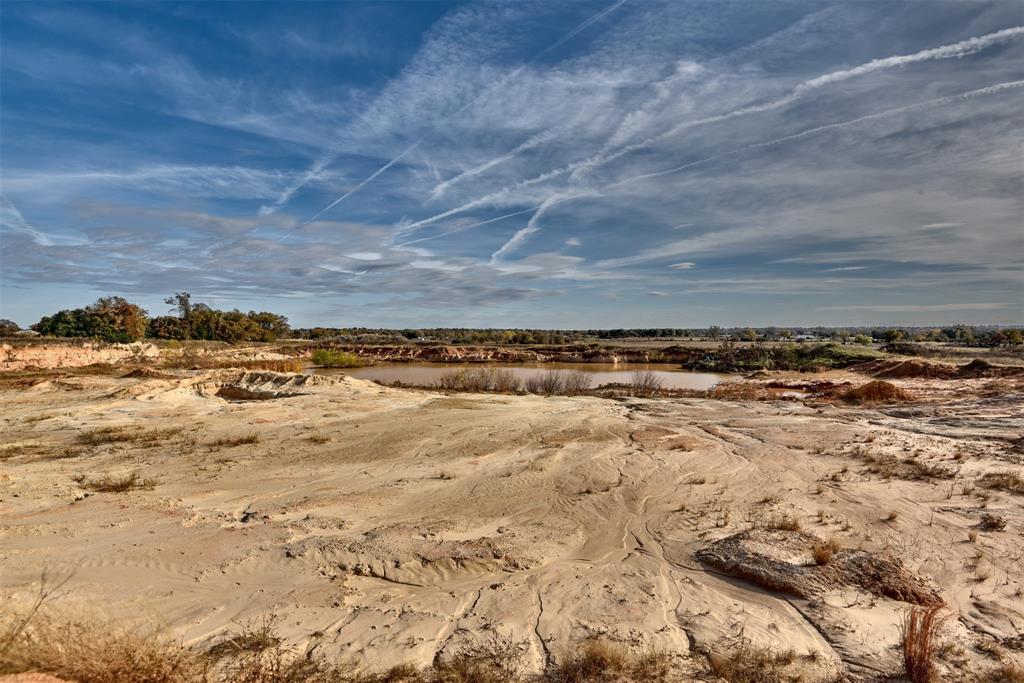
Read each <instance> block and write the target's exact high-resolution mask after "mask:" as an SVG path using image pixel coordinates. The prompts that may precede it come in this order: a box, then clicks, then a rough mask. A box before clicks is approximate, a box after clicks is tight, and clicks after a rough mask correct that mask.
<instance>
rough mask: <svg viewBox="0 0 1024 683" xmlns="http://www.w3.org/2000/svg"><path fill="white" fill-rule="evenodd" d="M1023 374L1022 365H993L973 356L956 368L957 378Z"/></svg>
mask: <svg viewBox="0 0 1024 683" xmlns="http://www.w3.org/2000/svg"><path fill="white" fill-rule="evenodd" d="M1018 375H1024V367H1021V366H1016V365H994V364H992V363H989V362H988V361H987V360H982V359H980V358H975V359H974V360H972V361H971V362H970V363H967V364H966V365H961V366H960V367H959V368H957V370H956V375H955V376H956V377H957V378H959V379H977V378H979V377H1015V376H1018Z"/></svg>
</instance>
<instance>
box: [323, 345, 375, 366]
mask: <svg viewBox="0 0 1024 683" xmlns="http://www.w3.org/2000/svg"><path fill="white" fill-rule="evenodd" d="M313 363H314V364H315V365H318V366H320V367H322V368H358V367H362V366H363V365H365V363H363V361H362V359H361V358H359V356H357V355H355V354H354V353H349V352H348V351H339V350H336V349H317V350H316V351H314V352H313Z"/></svg>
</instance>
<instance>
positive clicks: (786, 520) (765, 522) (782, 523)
mask: <svg viewBox="0 0 1024 683" xmlns="http://www.w3.org/2000/svg"><path fill="white" fill-rule="evenodd" d="M757 526H759V527H761V528H762V529H774V530H776V531H800V530H801V529H802V528H803V525H802V524H800V520H799V519H798V518H797V517H794V516H793V515H790V514H787V513H785V512H780V513H778V514H774V515H768V516H767V517H764V518H763V519H762V520H761V522H760V524H758V525H757Z"/></svg>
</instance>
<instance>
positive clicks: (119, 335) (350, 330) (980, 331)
mask: <svg viewBox="0 0 1024 683" xmlns="http://www.w3.org/2000/svg"><path fill="white" fill-rule="evenodd" d="M165 301H166V303H168V304H170V305H171V306H172V307H173V314H172V315H160V316H156V317H153V318H150V317H149V315H148V314H147V312H146V311H145V310H144V309H143V308H141V307H140V306H138V305H137V304H133V303H131V302H129V301H127V300H126V299H124V298H122V297H119V296H111V297H103V298H100V299H98V300H97V301H96V302H95V303H93V304H91V305H89V306H86V307H85V308H75V309H70V310H63V311H59V312H57V313H55V314H53V315H51V316H46V317H44V318H43V319H42V320H40V321H39V322H38V323H36V324H35V325H32V329H33V330H35V331H36V332H38V333H40V334H44V335H50V336H55V337H89V338H94V339H101V340H104V341H110V342H130V341H136V340H138V339H142V338H143V337H149V338H152V339H181V340H185V339H196V340H207V341H224V342H245V341H252V342H255V341H274V340H276V339H282V338H285V337H292V338H298V339H313V340H318V339H334V340H339V339H340V340H345V341H349V342H361V343H408V342H427V343H445V344H509V345H559V344H582V343H596V342H598V341H601V340H621V339H678V338H684V339H704V340H714V341H743V342H763V341H795V342H802V341H829V340H830V341H836V342H841V343H844V344H847V343H853V344H860V345H864V344H872V343H889V344H898V343H903V342H938V343H948V344H956V345H959V346H988V347H992V348H995V347H1000V346H1020V345H1022V344H1024V330H1022V329H1019V328H1010V327H1001V326H996V325H973V326H972V325H952V326H949V327H850V328H842V327H791V328H786V327H774V326H771V327H761V328H753V327H720V326H718V325H712V326H710V327H706V328H680V327H652V328H623V329H608V330H601V329H590V330H537V329H501V328H488V329H474V328H464V327H435V328H420V329H411V328H407V329H402V330H394V329H384V328H368V327H310V328H299V329H295V330H292V329H291V328H290V327H289V325H288V319H287V318H286V317H284V316H283V315H278V314H276V313H269V312H266V311H262V312H256V311H249V312H248V313H243V312H242V311H239V310H237V309H236V310H231V311H222V310H218V309H216V308H213V307H211V306H208V305H207V304H204V303H198V302H193V301H192V297H191V295H190V294H189V293H188V292H176V293H175V294H174V295H173V296H170V297H168V298H167V299H166V300H165ZM19 331H20V329H19V328H18V326H17V325H16V324H15V323H13V322H11V321H9V320H0V335H3V336H10V335H14V334H17V333H18V332H19Z"/></svg>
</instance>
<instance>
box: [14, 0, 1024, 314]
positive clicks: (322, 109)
mask: <svg viewBox="0 0 1024 683" xmlns="http://www.w3.org/2000/svg"><path fill="white" fill-rule="evenodd" d="M11 7H12V8H13V9H7V8H5V10H6V12H5V23H4V26H3V27H2V28H0V31H2V32H3V36H2V37H3V38H4V41H3V42H4V45H5V51H4V60H3V63H2V65H0V68H2V69H3V75H4V78H3V81H2V86H0V87H2V88H3V95H4V101H5V107H4V112H3V114H2V115H3V117H4V127H5V130H6V131H7V132H8V135H6V136H4V139H3V141H2V145H3V147H2V150H0V151H2V152H3V156H2V166H0V173H2V180H3V185H4V192H5V194H6V195H7V196H8V197H9V198H10V203H11V206H14V204H16V205H17V209H16V210H15V211H17V213H18V219H17V220H15V219H14V218H13V216H14V214H13V213H11V212H7V213H9V214H10V215H9V216H8V218H7V219H6V223H5V228H4V233H3V241H4V244H3V247H4V249H3V257H4V266H5V267H4V269H3V270H4V272H3V278H4V282H6V283H8V285H9V286H17V287H19V288H24V287H34V286H40V287H50V286H54V287H57V286H64V285H69V286H76V285H79V284H81V283H88V284H89V286H90V287H110V288H118V289H119V290H120V291H127V292H133V293H137V294H138V295H139V296H157V294H156V292H157V291H163V290H162V289H161V288H165V289H183V288H191V289H193V290H195V291H196V292H197V293H203V294H205V295H209V296H216V297H221V298H222V299H223V300H229V299H230V298H231V297H232V296H238V297H242V298H244V299H246V300H249V299H251V298H252V297H276V298H279V299H280V300H282V301H286V302H287V303H286V307H287V308H288V309H289V310H294V311H295V312H296V315H298V316H300V318H301V317H302V316H307V318H306V319H307V320H308V321H309V322H313V321H314V320H313V318H315V316H316V315H319V314H321V313H322V314H324V315H341V316H345V315H348V314H347V313H345V311H346V310H348V311H350V312H351V313H352V315H356V316H362V317H360V319H359V321H365V322H370V321H371V320H376V321H381V322H383V320H382V317H381V316H384V315H387V316H391V319H392V320H393V321H394V323H395V324H413V325H421V324H429V323H430V322H431V321H430V320H427V319H426V318H427V317H429V316H427V314H426V313H423V314H421V313H420V311H421V310H423V311H427V310H432V311H441V312H442V314H443V315H444V316H446V319H445V320H444V321H434V323H435V324H441V323H442V322H444V323H449V322H450V323H452V324H454V323H456V322H458V321H465V322H469V321H471V320H472V321H480V320H482V319H483V318H482V316H487V315H490V316H492V318H491V319H490V322H491V324H508V323H509V321H512V320H515V321H516V322H521V323H522V324H531V321H532V324H539V323H544V322H545V321H547V322H549V323H551V324H554V325H565V324H567V321H576V323H575V324H579V325H581V326H629V325H631V324H633V323H634V322H636V323H637V324H639V321H649V322H650V324H674V323H680V324H698V323H700V322H705V323H707V322H719V323H729V322H735V323H744V324H748V323H749V324H752V323H756V322H758V321H761V322H763V323H765V324H767V323H770V322H778V320H777V318H778V317H780V316H781V317H786V316H795V318H794V317H789V318H787V322H790V323H795V322H800V320H805V319H806V320H807V321H808V322H813V321H811V320H809V318H811V317H814V318H815V321H821V322H827V320H826V319H828V320H854V319H857V320H863V319H865V318H871V317H872V316H874V317H875V318H877V319H882V318H884V319H886V320H889V319H892V318H893V317H894V316H899V315H906V317H907V319H916V318H915V316H927V315H932V316H935V317H936V318H941V317H943V316H948V317H950V318H952V317H956V318H958V319H964V318H969V319H974V320H982V319H984V320H1011V319H1013V318H1014V316H1020V315H1021V313H1022V311H1021V307H1020V306H1015V305H1014V304H1012V301H1013V298H1012V297H1010V296H1008V295H1007V292H1012V291H1019V287H1020V284H1021V281H1022V274H1021V271H1020V269H1019V266H1018V264H1016V263H1015V261H1014V255H1015V254H1017V253H1020V251H1021V249H1022V248H1024V244H1022V236H1021V234H1020V231H1019V218H1020V215H1022V213H1024V205H1022V200H1021V197H1022V196H1024V184H1022V182H1024V181H1022V178H1021V170H1020V160H1019V152H1018V150H1019V146H1020V144H1024V139H1022V133H1021V127H1020V125H1019V122H1020V121H1019V118H1020V117H1019V111H1020V109H1021V107H1022V106H1024V103H1022V101H1021V98H1022V93H1024V87H1021V86H1022V84H1024V69H1022V68H1021V66H1020V65H1021V64H1022V63H1024V62H1022V58H1024V27H1021V26H1018V25H1017V24H1019V20H1016V19H1015V18H1014V17H1013V15H1012V13H1008V12H1006V11H1005V7H1002V8H1001V7H1000V6H998V5H997V4H991V5H989V4H984V3H977V4H975V3H972V4H969V5H968V4H962V3H938V4H936V5H934V6H933V9H932V12H931V14H930V18H929V21H928V22H927V23H926V24H921V22H919V21H917V20H916V18H917V17H919V14H918V13H919V6H918V5H915V4H914V3H900V2H893V3H886V4H884V5H882V4H870V3H868V4H865V3H839V4H825V5H822V4H819V3H815V2H806V3H805V2H796V1H794V2H783V3H757V4H754V5H743V6H742V7H741V6H739V5H736V4H733V3H720V4H714V5H713V6H712V5H708V4H707V3H688V2H659V1H657V0H646V1H645V2H643V3H639V2H616V1H614V0H604V1H601V2H598V1H593V2H591V1H589V0H585V1H584V2H582V3H568V4H558V3H547V2H523V3H512V4H508V3H505V4H501V3H499V4H490V3H479V4H469V5H462V6H458V7H455V8H451V9H447V8H443V7H441V6H439V5H430V4H424V5H413V6H410V7H409V8H407V11H405V12H404V13H395V12H394V11H393V10H392V9H390V8H389V7H387V6H376V5H374V6H371V5H366V6H362V5H346V6H329V5H320V6H302V7H300V8H297V9H295V8H286V7H285V6H283V5H282V6H277V5H274V4H272V3H269V4H265V5H263V6H261V8H260V11H259V12H247V13H240V12H237V11H235V9H236V8H235V7H234V6H223V7H221V6H201V5H191V6H188V7H180V8H177V9H175V10H173V11H172V10H171V9H169V8H166V7H162V6H154V8H152V9H151V10H150V11H146V12H143V11H141V10H139V9H138V8H127V9H124V10H123V11H119V12H112V11H110V9H109V7H107V6H104V5H86V4H76V5H63V4H48V5H42V6H40V5H32V4H18V3H13V4H12V5H11ZM911 26H913V27H915V28H914V29H913V30H911V29H910V28H908V27H911ZM182 31H185V32H186V33H187V34H188V35H190V36H193V38H190V39H189V40H183V39H182V36H183V35H186V33H182ZM112 34H117V35H122V36H125V39H124V40H123V41H110V40H109V36H110V35H112ZM335 35H337V36H349V37H351V38H352V42H351V45H348V44H345V45H340V44H335V43H332V41H331V40H330V39H329V38H330V37H331V36H335ZM865 35H870V36H871V40H864V39H863V38H864V36H865ZM341 42H344V40H342V41H341ZM5 215H6V214H5ZM69 240H80V241H81V243H80V244H78V245H77V246H78V247H79V248H72V245H71V243H70V242H69ZM36 283H38V285H37V284H36ZM172 283H176V284H173V285H172ZM1015 288H1016V289H1015ZM893 291H903V292H907V293H912V297H916V300H914V299H912V298H908V299H906V300H900V301H897V302H891V301H887V300H885V299H884V297H885V296H888V294H887V293H889V292H893ZM654 292H658V293H670V294H671V296H670V297H661V296H658V295H657V294H652V293H654ZM880 292H885V293H886V294H884V295H883V294H880ZM487 296H493V302H494V305H493V306H489V307H487V310H488V312H487V313H482V312H480V311H478V310H474V309H473V308H472V305H471V304H470V303H469V302H477V303H479V302H481V301H485V300H486V297H487ZM304 297H308V298H309V300H308V301H307V299H306V298H304ZM459 297H462V303H459ZM613 297H614V298H615V299H616V300H619V301H625V302H627V304H628V305H620V306H616V307H615V308H616V310H615V311H614V312H610V311H609V310H608V309H607V308H605V307H603V306H602V305H601V302H603V301H605V302H606V301H608V300H610V299H612V298H613ZM686 297H691V298H692V300H691V301H690V303H686V304H685V305H678V306H675V307H674V308H673V307H672V306H670V302H671V304H672V305H675V304H676V303H677V302H678V301H684V302H685V301H687V299H686ZM744 297H759V299H760V303H759V304H758V305H756V306H751V305H750V304H749V302H748V301H746V300H745V299H744ZM816 297H831V300H824V301H822V300H819V299H818V298H816ZM937 297H944V298H945V302H947V303H948V302H950V301H952V302H961V303H964V304H972V305H974V302H981V303H983V304H984V303H993V302H1011V303H1007V305H1006V306H1003V307H999V308H988V309H986V308H980V307H973V308H962V309H942V308H937V307H938V306H941V305H943V301H942V300H936V298H937ZM697 298H700V299H701V303H700V306H698V305H697V303H696V301H695V300H696V299H697ZM314 299H315V300H317V301H318V302H324V303H313V300H314ZM538 301H540V302H543V306H537V305H535V304H536V302H538ZM412 302H416V303H412ZM896 305H899V306H911V305H915V306H920V307H922V308H920V309H910V308H907V309H905V310H904V309H901V310H888V309H885V308H879V307H880V306H881V307H884V306H896ZM827 306H831V308H826V307H827ZM858 307H860V308H858ZM318 311H319V312H320V313H317V312H318ZM708 311H725V312H726V314H727V315H728V316H731V319H730V320H722V319H718V320H714V321H708V320H704V319H700V320H698V319H694V318H699V316H706V315H710V313H708ZM385 312H386V313H385ZM417 316H419V317H417ZM613 316H614V320H613ZM666 317H668V318H670V319H666Z"/></svg>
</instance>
